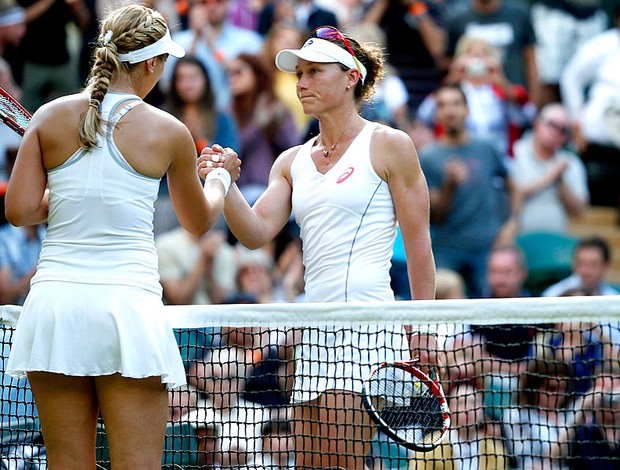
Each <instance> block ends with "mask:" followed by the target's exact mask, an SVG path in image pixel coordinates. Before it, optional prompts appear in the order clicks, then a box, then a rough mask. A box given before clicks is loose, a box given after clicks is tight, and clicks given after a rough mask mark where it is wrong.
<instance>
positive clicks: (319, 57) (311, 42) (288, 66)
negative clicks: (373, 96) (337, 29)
mask: <svg viewBox="0 0 620 470" xmlns="http://www.w3.org/2000/svg"><path fill="white" fill-rule="evenodd" d="M298 59H303V60H307V61H308V62H319V63H332V62H337V63H340V64H342V65H345V66H347V67H349V68H351V69H357V70H359V71H360V73H361V75H362V83H363V82H364V80H365V79H366V67H364V64H362V63H361V62H360V61H359V60H358V59H357V58H356V57H353V56H352V55H351V54H350V53H349V51H347V50H345V49H343V48H342V47H340V46H338V45H337V44H334V43H333V42H331V41H328V40H326V39H319V38H310V39H308V40H307V41H306V42H305V43H304V45H303V46H301V49H284V50H281V51H280V52H278V54H277V55H276V67H278V68H279V69H280V70H282V71H283V72H289V73H295V67H296V66H297V61H298Z"/></svg>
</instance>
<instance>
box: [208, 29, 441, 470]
mask: <svg viewBox="0 0 620 470" xmlns="http://www.w3.org/2000/svg"><path fill="white" fill-rule="evenodd" d="M276 66H277V67H278V68H279V69H280V70H282V71H284V72H289V73H295V74H296V76H297V84H296V91H297V96H298V97H299V100H300V102H301V105H302V107H303V110H304V112H305V113H306V114H307V115H310V116H313V117H316V118H317V119H318V121H319V129H320V133H319V135H318V136H315V137H312V138H311V139H310V140H308V141H307V142H306V143H304V144H302V145H300V146H296V147H293V148H291V149H289V150H286V151H284V152H283V153H282V154H281V155H280V156H279V157H278V159H277V160H276V162H275V163H274V165H273V167H272V169H271V174H270V179H269V185H268V187H267V189H266V190H265V192H264V193H263V194H262V196H261V197H260V198H259V199H258V201H257V202H256V203H255V204H254V206H253V207H250V206H249V205H248V203H247V202H246V200H245V199H244V198H243V196H242V194H241V192H240V191H239V189H238V187H237V186H236V185H234V186H232V187H231V188H230V192H229V193H228V197H227V200H226V209H225V216H226V221H227V223H228V226H229V228H230V229H231V231H232V233H233V234H234V235H235V236H236V237H237V239H238V240H239V241H240V242H241V243H242V244H243V245H245V246H247V247H248V248H252V249H255V248H258V247H260V246H263V245H264V244H265V243H268V242H269V241H271V240H272V239H273V238H274V237H275V236H276V235H277V234H278V233H279V232H280V230H281V229H282V227H284V225H285V224H286V223H287V221H288V220H289V217H290V216H291V213H293V214H294V215H295V219H296V222H297V223H298V224H299V226H300V230H301V238H302V242H303V255H304V259H303V261H304V266H305V295H306V301H309V302H353V301H373V300H374V301H386V302H390V301H394V293H393V291H392V290H391V288H390V275H389V268H390V258H391V256H392V247H393V243H394V237H395V232H396V225H397V223H398V224H399V225H400V228H401V232H402V236H403V242H404V247H405V252H406V260H407V264H408V269H409V283H410V289H411V293H412V297H413V298H414V299H433V298H434V294H435V271H434V260H433V253H432V249H431V241H430V231H429V195H428V189H427V185H426V179H425V177H424V174H423V173H422V170H421V168H420V163H419V160H418V156H417V153H416V150H415V147H414V145H413V142H412V141H411V139H410V137H409V136H408V135H407V134H406V133H405V132H402V131H400V130H396V129H393V128H391V127H388V126H386V125H383V124H379V123H376V122H370V121H367V120H365V119H363V118H362V117H361V116H360V114H359V110H360V107H361V105H362V104H363V102H365V101H367V99H368V98H370V96H371V95H372V93H373V92H374V89H373V87H374V85H375V82H376V80H378V79H379V77H381V76H382V74H383V72H384V70H383V66H384V60H383V56H382V53H381V50H380V49H379V48H378V47H376V46H373V45H371V44H364V45H363V46H362V45H360V44H359V43H358V42H357V41H355V40H354V39H352V38H350V37H346V36H344V35H343V34H342V33H341V32H340V31H338V30H337V29H335V28H333V27H321V28H318V29H317V30H315V31H314V32H313V33H312V34H311V36H310V37H309V38H308V39H307V40H306V42H305V43H304V45H303V46H302V47H301V49H285V50H283V51H280V52H279V53H278V55H277V56H276ZM234 154H235V152H234V151H233V150H232V149H223V148H221V147H220V146H217V145H215V146H213V147H211V148H205V149H204V150H203V152H202V155H201V157H200V158H199V159H198V170H199V173H200V175H201V176H203V177H204V176H206V175H207V174H208V173H209V171H212V170H211V169H212V168H216V167H218V166H219V165H220V164H221V162H222V160H224V161H226V160H227V159H228V158H232V156H233V155H234ZM415 356H418V357H419V359H420V363H421V365H422V366H423V368H424V369H426V370H428V368H429V367H435V366H439V367H440V366H441V357H440V356H441V354H440V353H439V352H438V351H437V341H436V338H435V336H434V334H433V331H432V330H430V329H429V328H425V327H423V326H420V327H419V328H417V329H416V330H414V329H413V328H409V327H401V326H394V325H378V324H377V325H372V326H359V325H351V326H347V327H344V328H342V327H336V326H324V327H323V326H321V327H312V328H305V329H304V330H303V337H302V338H301V339H300V342H298V345H297V354H296V376H295V384H294V386H293V397H292V401H293V410H294V411H293V420H292V423H293V434H294V435H295V436H296V462H295V468H297V469H299V470H301V469H308V470H309V469H319V468H320V469H326V468H328V467H334V466H339V467H342V468H343V469H345V470H362V469H365V468H367V467H366V465H365V457H366V455H367V454H368V451H369V447H370V442H371V439H372V437H373V434H374V431H375V428H374V426H373V425H372V424H371V421H370V417H369V415H368V414H367V413H366V412H365V410H364V406H363V404H362V398H361V392H362V383H363V379H364V378H366V377H368V375H369V373H370V370H371V367H372V366H373V365H374V364H376V363H379V362H382V361H393V360H398V359H408V358H409V357H415Z"/></svg>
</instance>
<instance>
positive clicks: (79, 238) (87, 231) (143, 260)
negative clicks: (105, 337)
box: [32, 92, 161, 295]
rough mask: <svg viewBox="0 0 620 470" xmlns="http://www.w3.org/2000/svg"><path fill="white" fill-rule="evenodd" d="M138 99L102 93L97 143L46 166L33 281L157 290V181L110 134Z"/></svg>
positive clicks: (158, 290)
mask: <svg viewBox="0 0 620 470" xmlns="http://www.w3.org/2000/svg"><path fill="white" fill-rule="evenodd" d="M142 103H143V102H142V100H140V98H139V97H138V96H135V95H127V94H121V93H113V92H109V93H107V94H106V96H105V98H104V100H103V103H102V105H101V109H102V115H103V118H104V119H106V120H109V121H110V124H109V125H108V126H106V133H105V134H106V135H105V137H100V139H99V144H98V146H97V148H95V149H94V150H91V151H85V150H83V149H79V150H78V151H76V152H75V153H74V154H73V155H72V156H71V157H69V159H68V160H67V161H66V162H65V163H63V164H62V165H60V166H58V167H56V168H54V169H52V170H49V171H48V173H47V176H48V188H49V190H50V207H49V216H48V230H47V237H46V239H45V241H44V242H43V247H42V250H41V256H40V259H39V265H38V268H37V273H36V275H35V276H34V277H33V279H32V282H33V283H35V282H40V281H46V280H55V281H70V282H79V283H89V284H90V283H95V284H121V285H127V286H134V287H140V288H145V289H148V290H150V291H153V292H156V293H158V294H159V295H161V285H160V284H159V274H158V271H157V252H156V250H155V244H154V239H153V211H154V209H153V204H154V202H155V199H156V198H157V193H158V190H159V179H158V178H151V177H149V176H145V175H143V174H140V173H138V172H137V171H136V170H134V169H133V168H132V167H131V165H129V163H128V162H127V161H126V160H125V158H124V157H123V155H122V154H121V152H120V151H119V149H118V147H117V146H116V144H115V143H114V139H113V132H112V131H113V128H114V126H115V125H116V123H117V122H118V121H119V120H120V119H121V117H122V116H123V115H124V114H125V113H126V112H127V111H129V110H130V109H131V108H132V107H134V106H136V105H138V104H142Z"/></svg>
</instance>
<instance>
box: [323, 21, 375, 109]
mask: <svg viewBox="0 0 620 470" xmlns="http://www.w3.org/2000/svg"><path fill="white" fill-rule="evenodd" d="M341 34H342V35H343V36H344V37H345V38H346V39H347V41H349V45H350V46H351V49H353V52H354V53H355V57H356V58H357V60H359V61H360V62H361V63H362V64H363V65H364V67H366V78H365V79H364V83H362V81H361V80H359V81H358V82H357V85H356V86H355V92H354V97H355V100H356V101H357V102H358V104H362V102H364V101H370V99H371V98H372V96H373V95H374V94H375V88H374V86H375V83H376V82H378V81H379V80H381V79H383V77H384V76H385V73H386V72H385V58H384V56H383V50H382V49H381V46H379V45H378V44H375V43H373V42H365V43H364V44H363V45H362V44H360V43H359V42H358V41H357V40H355V39H353V38H352V37H351V36H348V35H346V34H344V33H343V32H342V31H341ZM330 42H333V43H334V44H337V45H338V46H339V47H341V48H342V49H344V50H347V47H346V46H345V44H344V42H343V41H340V40H337V39H330ZM347 52H348V51H347ZM340 67H341V68H342V70H349V67H347V66H346V65H344V64H340Z"/></svg>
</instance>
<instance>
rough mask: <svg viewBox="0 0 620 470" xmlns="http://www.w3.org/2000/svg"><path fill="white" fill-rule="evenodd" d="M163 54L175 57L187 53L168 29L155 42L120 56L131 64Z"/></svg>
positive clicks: (123, 60)
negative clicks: (174, 39) (173, 38)
mask: <svg viewBox="0 0 620 470" xmlns="http://www.w3.org/2000/svg"><path fill="white" fill-rule="evenodd" d="M162 54H170V55H171V56H173V57H177V58H180V57H183V56H184V55H185V49H183V46H181V45H180V44H177V43H176V42H174V41H173V40H172V38H171V37H170V31H168V30H166V34H164V36H163V37H162V38H161V39H159V40H157V41H155V42H154V43H153V44H149V45H148V46H145V47H143V48H142V49H137V50H135V51H131V52H127V53H126V54H119V55H118V57H119V59H121V61H122V62H129V63H130V64H137V63H138V62H142V61H143V60H146V59H151V58H152V57H157V56H159V55H162Z"/></svg>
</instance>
